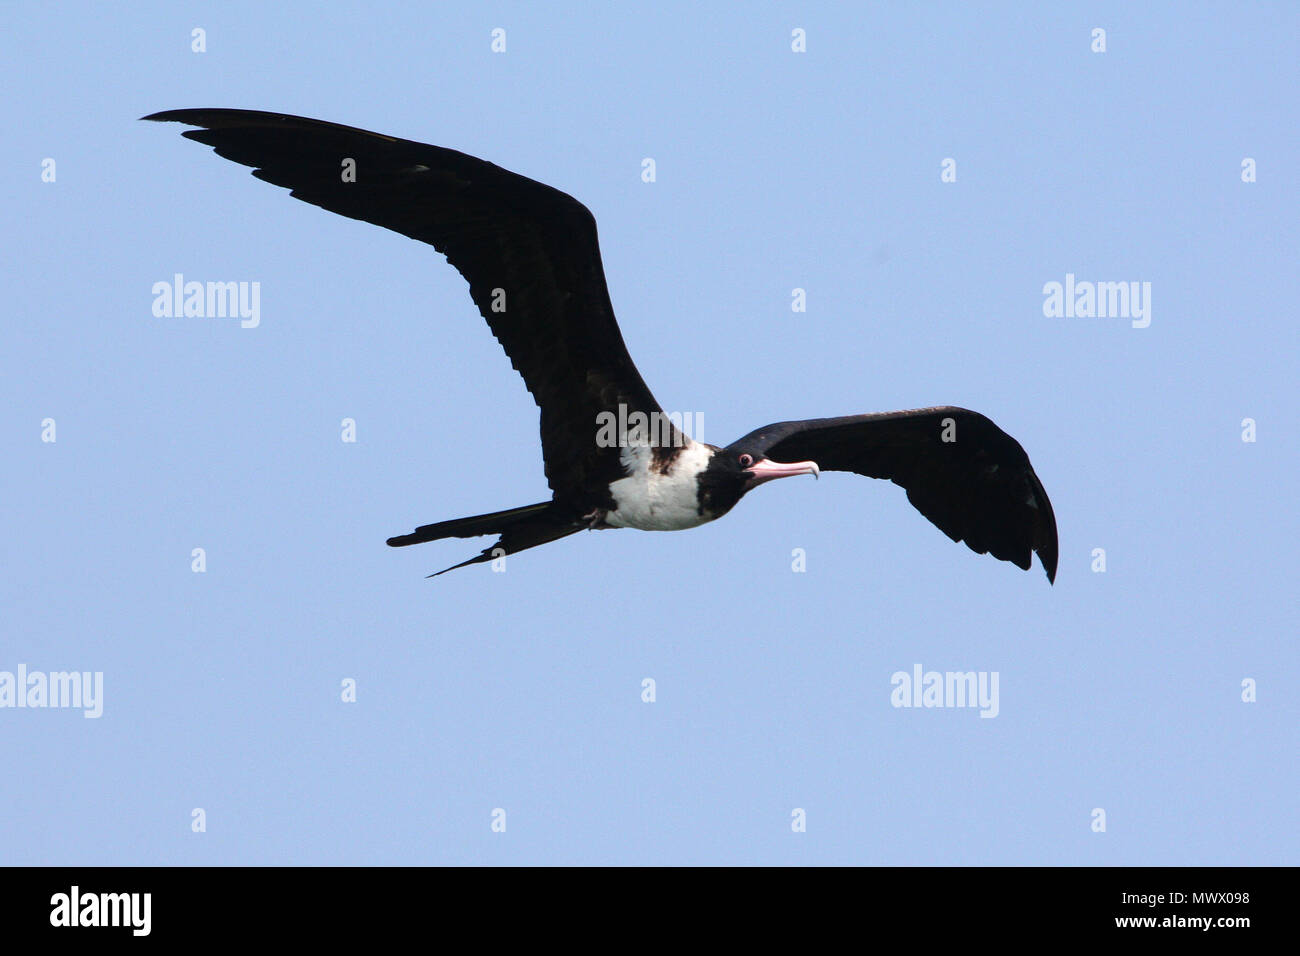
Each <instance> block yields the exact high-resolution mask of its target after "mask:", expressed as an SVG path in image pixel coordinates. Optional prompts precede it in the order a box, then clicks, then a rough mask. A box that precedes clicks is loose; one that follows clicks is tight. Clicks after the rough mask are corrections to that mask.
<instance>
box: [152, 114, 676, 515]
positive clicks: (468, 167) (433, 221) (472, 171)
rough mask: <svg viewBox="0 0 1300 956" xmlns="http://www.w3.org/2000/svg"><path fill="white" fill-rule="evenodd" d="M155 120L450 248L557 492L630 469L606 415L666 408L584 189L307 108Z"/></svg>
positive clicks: (299, 191) (301, 191) (357, 212)
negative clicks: (635, 353) (603, 434)
mask: <svg viewBox="0 0 1300 956" xmlns="http://www.w3.org/2000/svg"><path fill="white" fill-rule="evenodd" d="M144 118H145V119H148V120H159V121H174V122H179V123H185V124H188V125H190V126H197V127H200V128H199V129H193V130H189V131H187V132H185V133H184V136H185V137H186V138H187V139H192V140H196V141H198V142H200V143H206V144H207V145H209V146H212V147H213V148H214V149H215V150H216V152H217V155H219V156H224V157H225V158H226V159H230V160H233V161H234V162H236V163H241V164H243V165H245V166H252V167H254V169H253V175H254V176H256V177H257V178H258V179H263V180H265V181H267V182H269V183H274V184H275V185H277V186H284V187H287V188H288V189H290V190H292V192H291V195H292V196H293V197H294V198H296V199H301V200H303V201H304V202H309V203H311V204H313V205H316V206H320V207H321V208H323V209H328V210H329V211H330V212H334V213H338V214H339V215H341V216H347V217H349V218H351V219H360V220H362V221H364V222H369V223H374V224H375V225H377V226H383V227H384V228H385V229H392V230H393V231H395V232H400V233H401V234H402V235H405V236H410V237H411V238H412V239H418V240H420V241H421V242H427V243H429V244H430V245H432V246H433V247H434V248H435V249H437V250H438V251H439V252H441V253H443V254H444V255H445V256H446V257H447V261H449V262H450V263H451V264H452V265H453V266H455V267H456V269H457V270H458V271H459V272H460V274H461V275H462V276H464V277H465V279H466V280H467V281H468V282H469V288H470V295H471V297H472V298H473V299H474V302H475V304H476V305H477V306H478V309H479V312H480V313H481V314H482V316H483V318H484V319H486V320H487V323H488V325H489V326H490V327H491V329H492V333H493V334H494V335H495V336H496V338H497V340H498V341H499V342H500V343H501V345H502V347H503V348H504V349H505V351H506V355H507V356H509V358H510V362H511V364H512V365H513V366H514V367H515V369H516V370H518V372H519V373H520V374H521V375H522V376H523V378H524V384H525V385H526V386H527V387H528V391H529V392H531V393H532V395H533V398H534V399H535V400H536V402H537V404H538V406H539V407H540V408H541V430H542V450H543V455H544V457H545V460H546V474H547V478H548V480H549V482H550V485H551V488H552V490H553V491H554V492H555V493H556V496H557V497H559V498H566V497H571V498H573V499H574V500H583V499H584V498H585V500H590V492H591V491H599V492H600V493H601V494H604V493H605V488H606V487H607V485H608V483H609V482H610V481H613V480H615V479H617V478H621V477H623V470H622V468H621V466H620V465H619V449H618V448H601V447H597V444H596V440H595V436H596V433H597V415H598V414H599V413H601V412H613V413H614V414H617V413H618V411H619V406H620V405H623V406H624V407H625V409H626V411H627V412H628V413H630V412H638V411H639V412H643V413H646V414H650V413H653V412H659V411H660V408H659V405H658V403H657V402H656V401H655V399H654V396H653V395H651V393H650V390H649V389H648V388H647V387H646V384H645V382H644V381H643V380H642V378H641V374H640V372H638V371H637V368H636V365H634V364H633V362H632V359H631V357H630V356H629V355H628V351H627V346H626V345H625V344H624V343H623V336H622V334H621V333H620V331H619V328H618V322H617V321H616V320H615V318H614V309H613V306H612V305H611V304H610V301H609V292H608V290H607V288H606V286H605V272H604V268H603V266H602V264H601V259H600V246H599V243H598V242H597V239H596V221H595V219H594V218H593V217H592V215H591V213H590V212H589V211H588V210H587V208H586V207H585V206H583V205H582V204H581V203H580V202H578V201H577V200H576V199H574V198H573V197H572V196H569V195H567V194H565V193H562V192H560V191H559V190H557V189H553V188H551V187H550V186H546V185H544V184H542V183H539V182H535V181H534V180H531V179H527V178H525V177H523V176H520V175H517V174H516V173H512V172H510V171H508V170H505V169H502V168H501V167H499V166H496V165H493V164H492V163H489V162H486V161H484V160H481V159H476V158H474V157H473V156H468V155H466V154H464V153H459V152H456V151H455V150H452V149H445V148H443V147H439V146H429V145H426V144H424V143H417V142H412V141H410V140H405V139H398V138H396V137H393V136H385V135H382V134H380V133H371V132H367V131H365V130H361V129H354V128H352V127H349V126H339V125H336V124H334V123H325V122H322V121H320V120H313V119H304V118H303V117H299V116H287V115H284V114H280V113H265V112H260V111H256V110H231V109H192V110H169V111H167V112H163V113H154V114H153V115H151V116H146V117H144ZM345 164H350V166H348V167H346V168H350V169H352V170H354V171H355V176H354V177H348V176H345V175H344V172H345Z"/></svg>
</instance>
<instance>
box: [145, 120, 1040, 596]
mask: <svg viewBox="0 0 1300 956" xmlns="http://www.w3.org/2000/svg"><path fill="white" fill-rule="evenodd" d="M143 118H144V119H146V120H158V121H164V122H178V123H184V124H186V125H188V126H193V127H197V128H196V129H191V130H187V131H186V132H185V133H184V134H183V135H184V136H185V137H186V138H187V139H192V140H196V141H197V142H200V143H205V144H207V145H208V146H211V147H213V149H214V150H215V151H216V153H217V155H219V156H224V157H225V158H226V159H229V160H232V161H234V162H236V163H240V164H242V165H244V166H251V167H253V175H254V176H256V177H257V178H258V179H262V180H265V181H266V182H268V183H273V184H274V185H276V186H283V187H285V188H287V189H289V190H290V191H291V192H290V195H291V196H293V197H294V198H296V199H301V200H303V201H304V202H309V203H311V204H312V205H315V206H320V207H321V208H322V209H327V210H329V211H330V212H334V213H338V214H339V215H341V216H347V217H348V218H350V219H360V220H362V221H364V222H369V223H374V224H375V225H377V226H383V227H384V228H385V229H391V230H393V231H395V232H399V233H401V234H402V235H405V236H410V237H411V238H412V239H418V240H420V241H421V242H427V243H428V244H429V245H431V246H433V247H434V248H435V249H436V250H438V251H439V252H440V253H442V254H443V255H444V256H446V257H447V261H448V262H450V263H451V264H452V265H453V266H455V267H456V269H457V270H458V271H459V272H460V274H461V275H462V276H463V277H464V278H465V279H466V281H468V282H469V291H470V296H471V298H473V300H474V303H475V304H476V305H477V306H478V310H479V312H480V313H481V314H482V316H483V318H484V319H486V320H487V323H488V326H489V328H491V330H492V334H493V335H495V336H496V338H497V341H499V342H500V343H501V345H502V347H503V348H504V349H505V352H506V355H507V356H508V357H509V359H510V362H511V364H512V365H513V366H514V367H515V369H516V370H517V371H518V372H519V374H520V375H522V376H523V379H524V384H525V386H526V387H527V388H528V391H529V392H530V393H532V396H533V399H534V400H535V401H536V402H537V405H538V407H539V409H540V410H541V441H542V458H543V461H544V462H545V470H546V480H547V483H548V484H549V485H550V488H551V493H552V496H551V500H550V501H543V502H539V503H537V504H533V505H526V506H524V507H521V508H511V509H509V510H506V511H497V512H494V513H492V514H484V515H476V516H474V517H469V518H456V519H454V520H451V521H439V522H437V523H435V524H427V525H424V526H422V527H419V528H416V529H415V530H414V531H412V532H411V533H409V534H403V535H398V536H396V537H393V538H389V539H388V544H390V545H392V546H393V547H404V546H406V545H411V544H419V543H421V542H424V541H436V540H439V539H441V538H450V537H456V538H471V537H477V536H480V535H496V536H497V541H496V543H495V544H493V545H492V546H490V547H488V548H485V549H484V550H483V552H482V553H481V554H478V555H476V556H474V557H472V558H470V559H469V560H467V561H463V562H461V563H460V564H457V565H453V566H452V567H450V568H446V569H445V570H444V571H439V572H437V573H438V574H444V573H446V571H452V570H455V568H462V567H465V566H466V565H470V564H478V563H480V562H484V561H491V560H492V559H493V558H495V557H498V556H500V555H504V554H514V553H516V552H519V551H523V550H525V549H526V548H533V547H536V546H538V545H541V544H546V543H547V542H550V541H555V540H557V539H559V538H563V537H566V536H567V535H571V534H574V533H576V532H578V531H582V530H584V529H590V528H639V529H641V530H644V531H675V530H679V529H683V528H692V527H695V526H697V525H702V524H704V523H706V522H709V521H713V520H715V519H717V518H720V517H722V516H723V515H725V514H726V513H727V512H729V511H730V510H731V509H732V508H733V507H734V506H735V505H736V503H737V502H738V501H740V499H741V498H742V497H744V495H746V494H747V493H748V492H750V491H752V490H753V489H754V488H756V487H757V486H758V485H760V484H763V483H764V482H767V481H772V480H774V479H777V478H785V477H789V476H792V475H813V476H817V475H818V474H819V473H820V472H822V471H851V472H856V473H857V474H859V475H865V476H867V477H870V478H886V479H889V480H891V481H893V482H894V483H895V484H898V485H901V486H902V487H903V488H904V489H906V491H907V498H908V500H909V501H911V502H912V504H913V505H914V506H915V507H916V509H917V510H918V511H920V512H921V514H923V515H924V516H925V517H926V518H928V519H929V520H930V521H931V522H933V523H934V524H935V525H936V526H937V527H938V528H939V529H940V530H941V531H943V532H944V534H946V535H948V537H949V538H951V539H952V540H953V541H965V542H966V544H967V546H968V547H970V548H971V550H973V551H975V552H977V553H979V554H985V553H988V554H992V555H993V556H994V557H995V558H998V559H1000V560H1002V561H1010V562H1011V563H1012V564H1015V565H1016V566H1017V567H1020V568H1023V569H1025V570H1028V569H1029V567H1030V565H1031V563H1032V554H1033V553H1037V554H1038V558H1039V562H1040V563H1041V564H1042V567H1043V570H1044V571H1046V572H1047V579H1048V581H1055V578H1056V560H1057V539H1056V519H1055V517H1054V515H1053V513H1052V505H1051V502H1050V501H1048V499H1047V493H1046V492H1045V491H1044V490H1043V485H1042V483H1041V482H1040V481H1039V480H1038V476H1037V475H1036V474H1034V469H1033V467H1032V466H1031V465H1030V463H1029V457H1028V456H1027V455H1026V454H1025V451H1024V449H1023V448H1021V447H1020V444H1019V443H1018V442H1017V441H1016V440H1015V439H1014V438H1012V437H1011V436H1010V435H1008V434H1007V433H1006V432H1004V431H1002V429H1000V428H998V426H997V425H995V424H994V423H993V422H992V421H990V420H989V419H988V418H985V417H984V416H983V415H981V414H979V413H978V412H972V411H969V410H967V409H964V408H957V407H953V406H940V407H935V408H922V409H914V410H909V411H896V412H882V413H877V414H867V415H848V416H844V417H841V418H815V419H809V420H806V421H789V422H778V423H776V424H772V425H765V426H763V427H762V428H757V429H755V430H754V431H752V432H750V433H749V434H748V435H745V436H744V437H742V438H739V439H737V440H736V441H734V442H732V443H731V444H730V445H727V446H726V447H725V448H719V447H717V446H716V445H710V444H706V443H704V442H701V441H695V440H693V439H692V438H690V437H689V436H688V435H686V434H685V433H684V432H683V431H682V430H680V429H678V428H677V427H676V423H675V422H674V421H673V420H672V419H671V418H669V417H668V416H665V415H664V412H663V409H662V408H661V407H660V406H659V403H658V402H656V401H655V398H654V396H653V395H652V394H651V393H650V389H649V388H647V387H646V384H645V382H644V381H643V380H642V378H641V374H640V372H638V371H637V368H636V365H634V364H633V362H632V359H631V357H630V356H629V355H628V351H627V346H626V345H624V343H623V336H622V334H621V333H620V332H619V328H618V322H617V321H616V320H615V318H614V309H613V306H612V305H611V303H610V298H609V291H608V289H607V288H606V286H605V273H604V268H603V267H602V265H601V260H600V247H599V244H598V242H597V239H596V220H595V218H594V217H593V216H592V214H591V212H590V211H589V210H588V209H587V208H586V207H585V206H583V205H582V204H581V203H580V202H578V201H577V200H576V199H574V198H573V197H572V196H569V195H567V194H565V193H562V192H560V191H559V190H557V189H554V188H552V187H550V186H547V185H544V184H543V183H539V182H536V181H534V180H531V179H527V178H526V177H524V176H520V175H518V174H516V173H512V172H510V171H508V170H505V169H502V168H501V167H500V166H496V165H494V164H492V163H489V162H486V161H485V160H481V159H476V158H475V157H473V156H468V155H466V154H465V153H460V152H457V151H455V150H452V149H446V148H444V147H441V146H429V145H426V144H424V143H416V142H412V141H410V140H405V139H398V138H397V137H394V136H385V135H383V134H380V133H371V132H367V131H365V130H361V129H354V128H352V127H349V126H339V125H336V124H334V123H326V122H322V121H320V120H313V119H305V118H303V117H299V116H287V115H284V114H281V113H266V112H261V111H256V110H232V109H193V110H168V111H166V112H162V113H154V114H152V115H150V116H146V117H143ZM638 415H639V416H640V417H638ZM613 420H616V421H618V422H620V423H628V422H635V423H636V426H635V427H631V428H622V427H620V428H619V429H616V430H615V431H616V432H617V433H616V434H614V435H613V437H612V439H611V436H610V434H609V431H610V429H608V428H606V426H608V425H609V423H610V422H611V421H613ZM647 422H648V423H651V424H650V427H642V423H647ZM655 423H658V427H655ZM602 429H603V431H602ZM430 576H431V577H432V576H433V575H430Z"/></svg>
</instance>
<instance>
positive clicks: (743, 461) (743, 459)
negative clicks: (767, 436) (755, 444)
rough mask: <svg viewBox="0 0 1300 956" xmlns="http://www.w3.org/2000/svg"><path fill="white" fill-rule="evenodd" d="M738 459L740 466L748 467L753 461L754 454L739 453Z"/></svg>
mask: <svg viewBox="0 0 1300 956" xmlns="http://www.w3.org/2000/svg"><path fill="white" fill-rule="evenodd" d="M738 460H739V462H740V467H741V468H748V467H749V466H750V465H752V464H753V463H754V456H753V455H741V456H740V458H739V459H738Z"/></svg>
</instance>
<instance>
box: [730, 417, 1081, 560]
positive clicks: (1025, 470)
mask: <svg viewBox="0 0 1300 956" xmlns="http://www.w3.org/2000/svg"><path fill="white" fill-rule="evenodd" d="M733 446H734V447H736V448H741V449H744V450H747V451H757V452H761V453H762V454H765V455H767V456H768V457H769V458H771V459H772V460H773V461H787V462H789V461H815V462H817V464H818V465H819V466H820V467H821V468H823V469H825V470H829V471H853V472H857V473H858V474H859V475H866V476H867V477H869V478H888V479H890V480H892V481H893V482H894V483H895V484H897V485H902V486H903V487H904V488H906V489H907V500H908V501H910V502H912V504H913V505H915V506H916V509H917V510H918V511H920V512H921V514H923V515H925V516H926V517H927V518H929V519H930V520H931V521H932V522H934V524H935V525H937V526H938V527H939V529H940V530H941V531H943V533H944V534H946V535H947V536H948V537H950V538H952V540H954V541H965V542H966V544H967V545H968V546H969V547H970V548H971V550H972V551H975V552H977V553H979V554H985V553H988V554H992V555H993V556H994V557H995V558H1000V559H1001V560H1003V561H1010V562H1011V563H1013V564H1015V565H1017V566H1018V567H1021V568H1024V569H1025V570H1026V571H1027V570H1029V566H1030V564H1031V561H1032V557H1031V552H1037V553H1038V559H1039V561H1040V562H1042V565H1043V570H1044V571H1046V572H1047V580H1049V581H1053V582H1054V581H1055V580H1056V558H1057V542H1056V516H1055V515H1054V514H1053V513H1052V503H1051V502H1050V501H1049V500H1048V499H1047V492H1046V491H1044V490H1043V485H1042V482H1040V481H1039V480H1038V476H1037V475H1036V474H1034V469H1033V466H1032V465H1030V463H1029V456H1028V455H1026V454H1025V450H1024V449H1023V448H1021V447H1020V443H1019V442H1017V441H1016V440H1015V439H1014V438H1012V437H1011V436H1010V435H1008V434H1007V433H1006V432H1004V431H1003V430H1002V429H1000V428H998V426H997V425H995V424H993V422H991V421H989V420H988V419H987V418H985V417H984V416H983V415H981V414H979V413H978V412H972V411H969V410H968V409H965V408H953V407H940V408H922V409H916V410H912V411H902V412H882V413H880V414H878V415H849V416H846V417H844V418H814V419H809V420H808V421H802V422H779V423H777V424H775V425H768V426H766V427H764V428H760V429H757V430H756V431H753V432H751V433H750V434H749V435H746V436H745V437H744V438H742V439H741V440H740V441H738V442H734V443H733Z"/></svg>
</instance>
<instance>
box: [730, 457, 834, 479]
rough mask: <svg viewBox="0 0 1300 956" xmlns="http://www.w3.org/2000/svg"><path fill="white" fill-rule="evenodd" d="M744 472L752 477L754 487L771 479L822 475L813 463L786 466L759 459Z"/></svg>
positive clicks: (797, 462) (815, 463)
mask: <svg viewBox="0 0 1300 956" xmlns="http://www.w3.org/2000/svg"><path fill="white" fill-rule="evenodd" d="M745 471H746V472H748V473H749V474H751V475H753V476H754V478H753V483H754V484H755V485H761V484H762V483H763V482H765V481H771V480H772V479H773V478H792V477H794V476H795V475H812V476H813V477H814V478H816V477H817V476H818V475H820V474H821V473H822V470H821V469H820V468H818V467H817V462H815V461H796V462H794V463H792V464H789V465H787V464H783V463H782V462H779V461H771V460H770V459H767V458H760V459H759V460H758V461H756V462H754V463H753V464H752V465H750V466H749V467H748V468H746V469H745Z"/></svg>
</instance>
